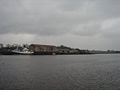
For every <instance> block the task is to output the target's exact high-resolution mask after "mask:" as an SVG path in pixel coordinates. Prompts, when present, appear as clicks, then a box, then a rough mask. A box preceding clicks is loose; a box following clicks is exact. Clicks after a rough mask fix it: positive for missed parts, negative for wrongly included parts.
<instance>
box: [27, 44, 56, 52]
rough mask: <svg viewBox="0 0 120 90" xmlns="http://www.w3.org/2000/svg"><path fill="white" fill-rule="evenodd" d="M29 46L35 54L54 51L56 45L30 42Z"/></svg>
mask: <svg viewBox="0 0 120 90" xmlns="http://www.w3.org/2000/svg"><path fill="white" fill-rule="evenodd" d="M29 48H30V50H32V51H33V52H35V53H37V54H52V53H55V52H56V46H53V45H41V44H31V45H30V47H29Z"/></svg>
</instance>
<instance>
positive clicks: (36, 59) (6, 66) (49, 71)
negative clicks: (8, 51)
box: [0, 55, 120, 90]
mask: <svg viewBox="0 0 120 90" xmlns="http://www.w3.org/2000/svg"><path fill="white" fill-rule="evenodd" d="M119 89H120V55H75V56H74V55H71V56H68V55H67V56H65V55H63V56H62V55H61V56H0V90H119Z"/></svg>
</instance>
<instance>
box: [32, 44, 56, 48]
mask: <svg viewBox="0 0 120 90" xmlns="http://www.w3.org/2000/svg"><path fill="white" fill-rule="evenodd" d="M30 46H38V47H39V46H43V47H56V46H54V45H42V44H31V45H30Z"/></svg>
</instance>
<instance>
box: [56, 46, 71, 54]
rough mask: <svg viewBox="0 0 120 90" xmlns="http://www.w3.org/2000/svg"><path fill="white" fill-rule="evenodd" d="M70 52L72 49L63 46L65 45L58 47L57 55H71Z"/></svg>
mask: <svg viewBox="0 0 120 90" xmlns="http://www.w3.org/2000/svg"><path fill="white" fill-rule="evenodd" d="M70 50H71V48H70V47H66V46H63V45H61V46H58V47H57V53H58V54H69V53H70Z"/></svg>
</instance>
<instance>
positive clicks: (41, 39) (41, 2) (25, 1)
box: [0, 0, 120, 50]
mask: <svg viewBox="0 0 120 90" xmlns="http://www.w3.org/2000/svg"><path fill="white" fill-rule="evenodd" d="M0 43H40V44H52V45H61V44H63V45H67V46H70V47H78V48H82V49H101V50H104V49H105V50H107V49H115V50H117V49H119V50H120V46H119V44H120V0H0Z"/></svg>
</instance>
